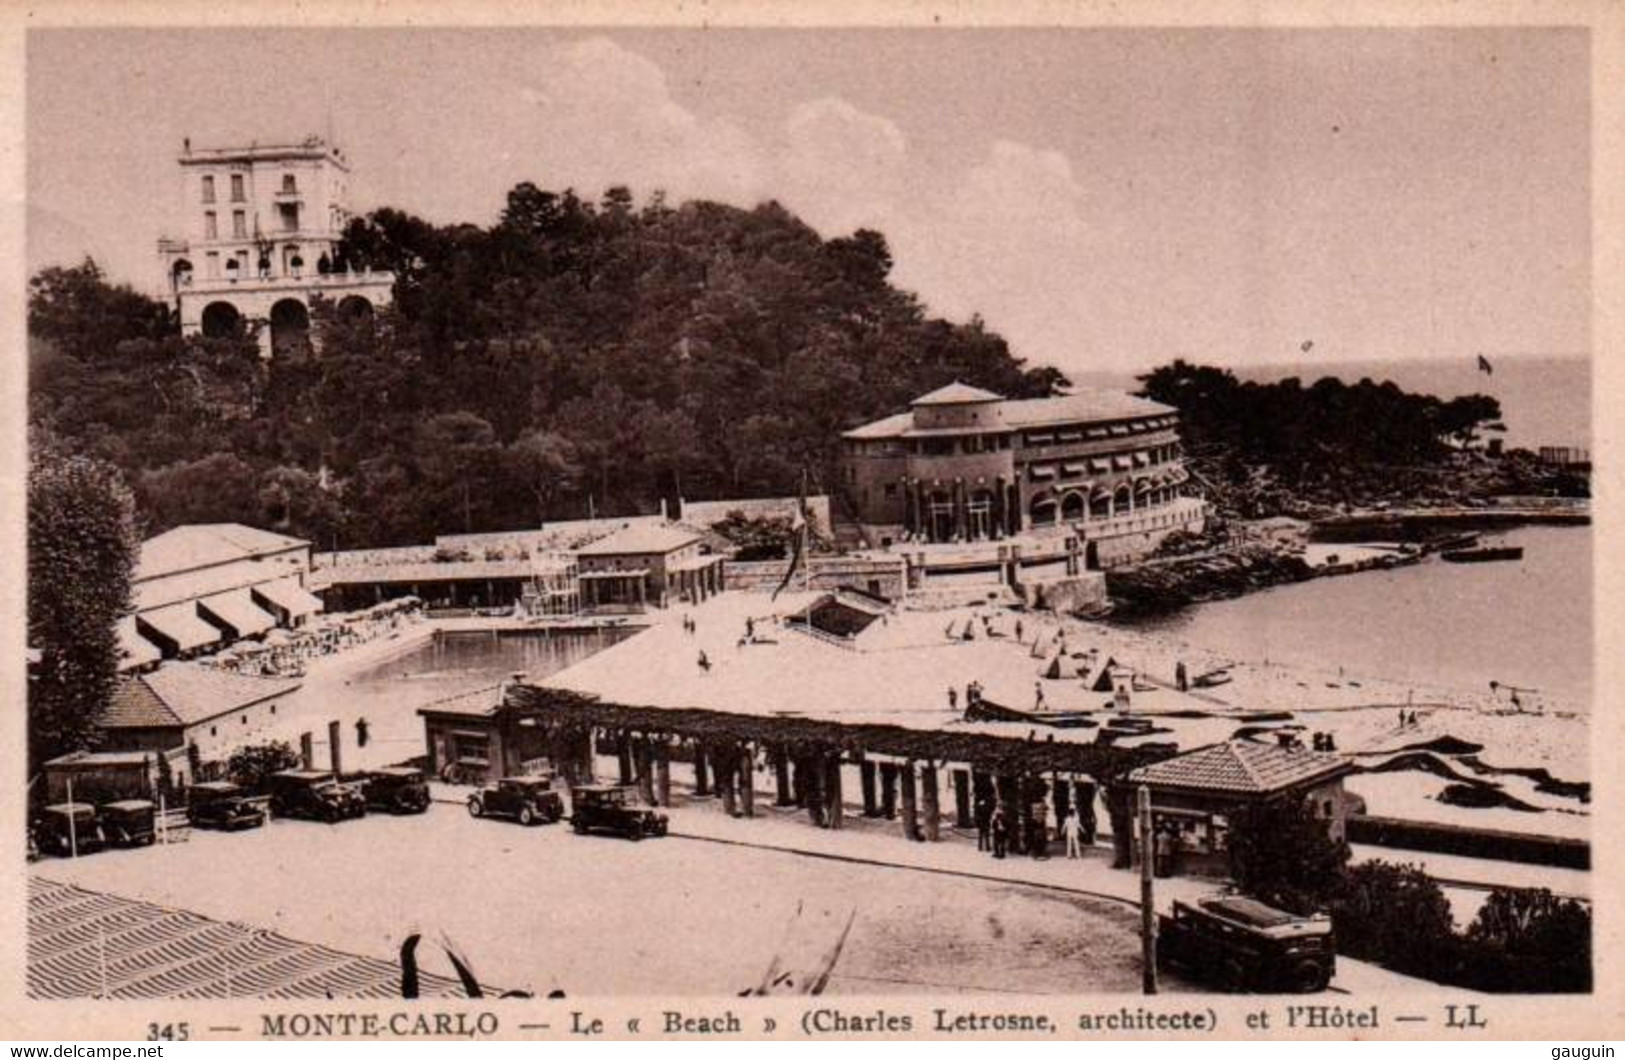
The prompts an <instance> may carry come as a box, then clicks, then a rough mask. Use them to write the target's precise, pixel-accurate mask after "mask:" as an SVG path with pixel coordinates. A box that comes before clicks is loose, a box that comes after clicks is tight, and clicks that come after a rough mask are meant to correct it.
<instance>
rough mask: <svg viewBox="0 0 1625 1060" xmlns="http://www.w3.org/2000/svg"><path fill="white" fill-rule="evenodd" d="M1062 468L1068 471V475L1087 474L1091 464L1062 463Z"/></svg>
mask: <svg viewBox="0 0 1625 1060" xmlns="http://www.w3.org/2000/svg"><path fill="white" fill-rule="evenodd" d="M1061 470H1062V471H1064V472H1066V473H1067V474H1068V475H1086V474H1088V473H1089V465H1087V464H1084V463H1081V462H1080V463H1076V464H1062V465H1061Z"/></svg>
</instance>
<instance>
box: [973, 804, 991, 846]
mask: <svg viewBox="0 0 1625 1060" xmlns="http://www.w3.org/2000/svg"><path fill="white" fill-rule="evenodd" d="M975 815H976V849H977V850H978V851H983V852H985V851H989V850H992V849H993V838H992V837H993V803H992V802H990V801H989V800H988V798H987V796H985V795H983V796H981V797H979V798H978V799H977V800H976V809H975Z"/></svg>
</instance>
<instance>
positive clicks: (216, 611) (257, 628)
mask: <svg viewBox="0 0 1625 1060" xmlns="http://www.w3.org/2000/svg"><path fill="white" fill-rule="evenodd" d="M198 606H199V607H201V608H203V610H205V611H207V612H208V613H209V614H210V615H213V616H214V619H215V621H217V622H221V623H224V624H225V625H227V626H230V627H231V628H232V629H233V630H235V631H236V633H237V636H239V637H252V636H254V635H255V634H257V633H264V632H265V631H266V630H268V629H270V628H271V627H272V626H274V625H276V618H275V616H273V615H268V614H266V613H265V612H264V611H262V610H260V609H259V608H258V607H255V606H254V601H253V600H252V599H251V598H250V597H249V595H248V590H247V589H233V590H231V591H230V592H224V593H216V594H215V595H213V596H207V597H204V598H203V599H202V600H199V601H198Z"/></svg>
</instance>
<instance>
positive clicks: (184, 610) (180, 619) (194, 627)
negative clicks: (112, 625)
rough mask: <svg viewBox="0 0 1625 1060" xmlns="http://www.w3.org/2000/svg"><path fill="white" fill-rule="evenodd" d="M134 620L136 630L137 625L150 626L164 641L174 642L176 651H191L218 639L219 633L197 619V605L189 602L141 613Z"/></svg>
mask: <svg viewBox="0 0 1625 1060" xmlns="http://www.w3.org/2000/svg"><path fill="white" fill-rule="evenodd" d="M136 619H137V622H138V625H137V627H136V628H137V629H139V628H140V625H139V623H145V624H146V625H148V626H151V627H152V628H153V629H154V630H156V631H157V632H158V633H159V634H161V635H162V636H163V637H164V638H165V639H166V640H171V641H174V642H175V649H176V650H177V651H191V650H192V649H193V648H201V647H203V646H204V645H205V644H213V643H215V642H216V641H218V640H219V639H220V631H219V630H218V629H215V628H214V627H213V626H211V625H209V624H208V623H207V622H205V621H203V619H201V618H199V617H198V613H197V604H195V603H193V602H192V601H190V600H188V601H187V602H186V603H184V604H170V605H169V606H168V607H159V608H154V609H153V610H151V611H143V612H142V613H141V614H139V615H137V616H136Z"/></svg>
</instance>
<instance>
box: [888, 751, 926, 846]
mask: <svg viewBox="0 0 1625 1060" xmlns="http://www.w3.org/2000/svg"><path fill="white" fill-rule="evenodd" d="M893 775H894V776H897V775H899V774H898V773H894V774H893ZM900 779H901V780H902V782H903V835H904V836H905V837H907V838H909V839H915V840H917V839H919V838H920V821H919V818H918V817H917V816H916V815H915V812H914V807H915V787H914V763H913V762H912V761H910V762H904V763H903V767H902V769H901V771H900Z"/></svg>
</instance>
